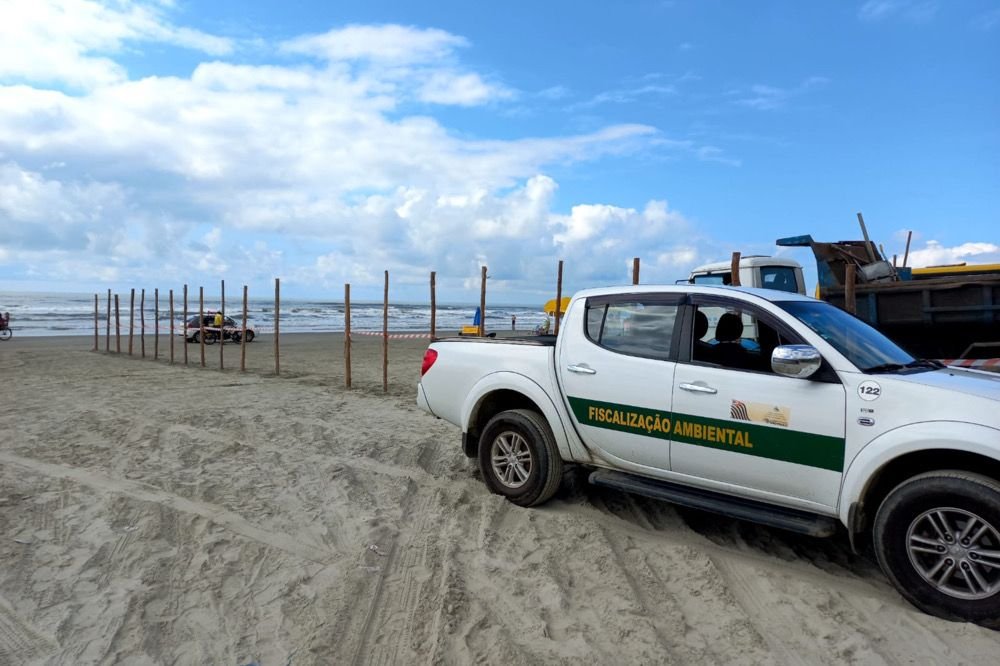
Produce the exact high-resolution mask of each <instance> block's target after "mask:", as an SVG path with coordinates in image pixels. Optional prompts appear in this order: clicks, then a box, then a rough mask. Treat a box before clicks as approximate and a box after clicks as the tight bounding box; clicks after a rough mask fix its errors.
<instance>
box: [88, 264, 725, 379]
mask: <svg viewBox="0 0 1000 666" xmlns="http://www.w3.org/2000/svg"><path fill="white" fill-rule="evenodd" d="M739 256H740V255H739V253H738V252H734V253H733V263H734V265H735V266H738V265H739ZM639 268H640V260H639V257H634V258H633V259H632V284H634V285H638V284H639ZM733 276H734V279H736V280H738V271H736V270H734V271H733ZM488 279H489V271H488V268H487V267H486V266H482V267H481V268H480V291H479V311H480V317H479V326H478V335H480V336H485V335H486V283H487V280H488ZM562 288H563V261H562V260H561V259H560V260H559V263H558V265H557V267H556V301H555V302H556V307H555V312H554V318H555V332H556V333H557V334H558V332H559V327H560V322H561V319H562V314H563V313H562V309H561V307H560V306H561V303H562ZM135 291H136V290H135V289H134V288H132V289H130V291H129V311H128V355H129V356H133V355H134V338H135V330H136V326H135ZM168 294H169V295H168V313H169V319H170V323H169V325H168V326H166V327H164V326H162V325H161V323H160V290H159V288H154V290H153V354H152V358H153V360H154V361H159V359H160V333H161V329H163V328H165V329H166V331H167V332H168V333H169V336H170V354H169V361H168V363H169V364H170V365H175V363H176V362H177V359H176V358H175V350H174V343H175V340H176V337H177V331H176V330H175V322H176V314H177V313H176V312H175V309H174V307H175V304H174V290H173V289H170V290H169V292H168ZM219 294H220V300H219V303H220V305H219V310H218V312H219V313H220V314H221V315H222V318H223V321H225V316H226V315H225V311H226V281H225V280H220V283H219ZM112 295H113V296H114V309H113V310H112ZM181 295H182V296H181V316H182V325H183V326H184V329H185V333H186V330H187V322H188V312H189V306H190V303H189V298H188V297H189V293H188V285H187V284H185V285H183V288H182V291H181ZM120 296H121V295H120V294H117V293H116V294H112V290H111V289H108V290H107V294H106V316H105V326H104V351H105V353H107V354H110V353H111V335H112V332H111V320H112V316H113V317H114V322H115V326H114V338H115V351H114V353H115V354H116V355H121V353H122V339H121V338H122V332H121V305H120ZM248 299H249V288H248V287H247V285H243V308H242V321H241V323H240V325H239V326H237V327H216V326H205V288H204V287H203V286H199V287H198V321H199V324H198V334H197V335H198V347H199V361H200V363H199V365H200V367H202V368H204V367H207V360H206V357H205V333H206V332H209V333H211V334H212V335H213V336H218V342H219V370H222V371H224V370H225V367H226V366H225V347H226V345H225V340H226V337H227V336H229V337H230V339H232V335H233V334H234V333H235V331H237V330H238V331H239V333H240V336H239V337H240V340H239V345H240V372H246V358H247V311H248V305H247V304H248ZM145 303H146V290H145V288H141V289H140V292H139V350H140V356H141V357H142V358H146V314H145V312H146V308H145ZM430 308H431V312H430V333H390V332H389V271H388V270H386V271H385V272H384V284H383V291H382V330H381V331H352V330H351V285H350V283H345V284H344V386H345V387H346V388H348V389H349V388H351V386H352V375H351V343H352V340H353V338H354V336H355V335H357V336H371V337H381V338H382V391H383V392H388V390H389V340H401V339H420V338H425V339H429V340H432V341H433V340H434V339H436V338H437V272H436V271H431V272H430ZM273 312H274V325H273V329H272V328H271V327H261V326H258V327H256V330H257V331H261V332H273V335H274V374H275V375H280V374H281V278H275V279H274V310H273ZM182 348H183V350H184V353H183V361H182V362H183V365H184V366H188V365H190V357H189V353H188V343H187V335H186V334H185V337H184V344H183V345H182ZM99 349H100V297H99V295H98V294H94V346H93V351H95V352H97V351H99Z"/></svg>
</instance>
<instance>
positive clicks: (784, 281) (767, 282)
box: [760, 266, 799, 294]
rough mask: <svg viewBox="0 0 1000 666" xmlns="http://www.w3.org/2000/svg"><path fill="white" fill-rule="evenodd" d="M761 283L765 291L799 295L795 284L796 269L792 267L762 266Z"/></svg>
mask: <svg viewBox="0 0 1000 666" xmlns="http://www.w3.org/2000/svg"><path fill="white" fill-rule="evenodd" d="M760 281H761V285H762V286H763V287H764V289H777V290H778V291H790V292H792V293H793V294H795V293H798V291H799V288H798V285H797V284H796V283H795V269H794V268H792V267H791V266H761V267H760Z"/></svg>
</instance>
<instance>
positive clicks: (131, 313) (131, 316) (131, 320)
mask: <svg viewBox="0 0 1000 666" xmlns="http://www.w3.org/2000/svg"><path fill="white" fill-rule="evenodd" d="M134 328H135V289H132V298H131V300H130V301H129V306H128V355H129V356H131V355H132V330H133V329H134Z"/></svg>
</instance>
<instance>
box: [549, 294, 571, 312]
mask: <svg viewBox="0 0 1000 666" xmlns="http://www.w3.org/2000/svg"><path fill="white" fill-rule="evenodd" d="M570 300H571V299H570V297H569V296H563V298H562V301H561V302H560V304H559V314H560V315H563V314H565V313H566V308H568V307H569V302H570ZM542 309H543V310H544V311H545V314H547V315H550V316H551V315H555V313H556V299H554V298H553V299H552V300H550V301H548V302H547V303H546V304H545V307H544V308H542Z"/></svg>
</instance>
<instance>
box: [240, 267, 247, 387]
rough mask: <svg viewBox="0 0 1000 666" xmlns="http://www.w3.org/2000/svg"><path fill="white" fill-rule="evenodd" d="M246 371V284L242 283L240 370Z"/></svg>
mask: <svg viewBox="0 0 1000 666" xmlns="http://www.w3.org/2000/svg"><path fill="white" fill-rule="evenodd" d="M246 371H247V286H246V285H243V328H242V330H241V331H240V372H246Z"/></svg>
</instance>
